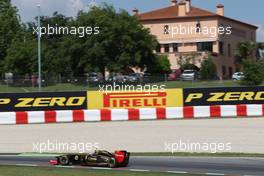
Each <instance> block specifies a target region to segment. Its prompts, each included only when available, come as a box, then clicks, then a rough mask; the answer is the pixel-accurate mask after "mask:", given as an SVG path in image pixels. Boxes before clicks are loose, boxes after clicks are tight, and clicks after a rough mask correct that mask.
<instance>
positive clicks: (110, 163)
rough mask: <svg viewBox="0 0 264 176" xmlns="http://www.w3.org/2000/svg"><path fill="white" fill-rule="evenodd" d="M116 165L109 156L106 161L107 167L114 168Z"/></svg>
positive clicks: (113, 159)
mask: <svg viewBox="0 0 264 176" xmlns="http://www.w3.org/2000/svg"><path fill="white" fill-rule="evenodd" d="M115 166H116V161H115V158H110V159H109V161H108V167H109V168H114V167H115Z"/></svg>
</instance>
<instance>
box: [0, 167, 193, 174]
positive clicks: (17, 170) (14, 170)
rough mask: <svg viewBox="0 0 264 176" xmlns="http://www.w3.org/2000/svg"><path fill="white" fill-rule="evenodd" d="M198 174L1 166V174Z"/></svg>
mask: <svg viewBox="0 0 264 176" xmlns="http://www.w3.org/2000/svg"><path fill="white" fill-rule="evenodd" d="M76 175H78V176H117V175H120V176H121V175H122V176H175V175H177V176H196V175H193V174H170V173H159V172H131V171H116V170H100V169H98V170H92V169H75V168H74V169H73V168H56V167H24V166H0V176H76Z"/></svg>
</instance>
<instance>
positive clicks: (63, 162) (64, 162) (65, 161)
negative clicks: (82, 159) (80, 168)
mask: <svg viewBox="0 0 264 176" xmlns="http://www.w3.org/2000/svg"><path fill="white" fill-rule="evenodd" d="M59 163H60V165H64V166H66V165H69V158H68V157H67V156H61V157H59Z"/></svg>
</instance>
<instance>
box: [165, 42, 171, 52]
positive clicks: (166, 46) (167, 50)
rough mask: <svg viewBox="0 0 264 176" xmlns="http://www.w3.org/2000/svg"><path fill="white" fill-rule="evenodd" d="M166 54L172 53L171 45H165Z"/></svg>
mask: <svg viewBox="0 0 264 176" xmlns="http://www.w3.org/2000/svg"><path fill="white" fill-rule="evenodd" d="M164 52H165V53H169V52H170V45H169V44H165V45H164Z"/></svg>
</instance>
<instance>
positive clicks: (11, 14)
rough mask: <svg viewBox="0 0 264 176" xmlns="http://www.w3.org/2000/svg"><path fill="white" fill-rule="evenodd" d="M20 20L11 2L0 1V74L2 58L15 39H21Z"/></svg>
mask: <svg viewBox="0 0 264 176" xmlns="http://www.w3.org/2000/svg"><path fill="white" fill-rule="evenodd" d="M20 31H21V26H20V19H19V16H18V14H17V9H16V8H15V7H12V5H11V0H1V1H0V67H1V68H0V72H3V65H4V61H3V60H4V58H5V57H6V55H7V50H8V48H9V47H10V45H11V44H12V42H13V40H14V39H16V38H21V35H19V33H20Z"/></svg>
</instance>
